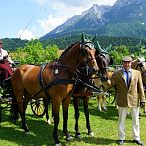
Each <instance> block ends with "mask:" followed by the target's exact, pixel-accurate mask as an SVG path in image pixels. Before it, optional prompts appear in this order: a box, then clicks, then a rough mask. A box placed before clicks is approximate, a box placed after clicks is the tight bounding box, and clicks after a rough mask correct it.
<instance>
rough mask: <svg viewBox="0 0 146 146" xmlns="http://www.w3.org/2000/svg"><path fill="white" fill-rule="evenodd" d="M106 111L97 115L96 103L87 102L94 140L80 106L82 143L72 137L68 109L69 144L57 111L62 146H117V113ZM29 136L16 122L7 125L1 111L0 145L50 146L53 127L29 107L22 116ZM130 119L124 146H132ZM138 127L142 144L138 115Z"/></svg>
mask: <svg viewBox="0 0 146 146" xmlns="http://www.w3.org/2000/svg"><path fill="white" fill-rule="evenodd" d="M107 108H108V111H107V112H98V111H97V105H96V100H93V99H92V100H90V104H89V109H90V122H91V127H92V130H93V131H94V137H91V136H89V135H87V129H86V123H85V116H84V113H83V108H82V106H80V119H79V127H80V132H81V134H82V140H81V141H79V140H78V139H76V138H75V137H74V134H75V132H74V123H75V120H74V109H73V106H72V104H71V105H70V107H69V119H68V130H69V132H70V133H71V135H72V136H73V137H74V139H73V141H72V142H67V141H66V140H65V137H64V135H63V133H62V108H61V111H60V123H59V136H60V141H61V143H62V145H63V146H97V145H98V146H104V145H109V146H117V145H118V144H117V140H118V135H117V133H118V112H117V109H116V108H115V107H114V106H113V105H108V106H107ZM26 115H27V116H26V118H27V123H28V127H29V129H30V134H29V135H25V134H24V133H23V130H22V129H21V128H20V126H21V122H20V120H19V121H18V122H17V125H14V124H12V123H10V122H9V113H8V111H7V110H6V109H5V110H3V113H2V122H1V123H0V146H52V145H54V141H53V138H52V131H53V125H48V124H47V123H46V122H45V117H43V118H37V117H35V116H34V115H33V113H32V111H31V109H30V106H28V109H27V113H26ZM131 122H132V121H131V118H130V117H128V118H127V120H126V143H125V144H124V146H125V145H126V146H134V145H135V144H134V143H132V130H131ZM140 124H141V140H142V141H143V142H144V143H145V144H146V115H145V114H142V117H141V119H140Z"/></svg>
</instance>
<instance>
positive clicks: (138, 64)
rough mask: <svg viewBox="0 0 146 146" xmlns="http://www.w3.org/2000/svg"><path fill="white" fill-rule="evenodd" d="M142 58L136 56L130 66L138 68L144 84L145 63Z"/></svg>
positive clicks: (145, 77)
mask: <svg viewBox="0 0 146 146" xmlns="http://www.w3.org/2000/svg"><path fill="white" fill-rule="evenodd" d="M144 61H145V60H144V58H143V57H142V58H137V59H136V60H134V61H132V65H131V67H132V68H133V69H136V70H139V71H140V72H141V76H142V81H143V84H144V85H146V63H145V62H144Z"/></svg>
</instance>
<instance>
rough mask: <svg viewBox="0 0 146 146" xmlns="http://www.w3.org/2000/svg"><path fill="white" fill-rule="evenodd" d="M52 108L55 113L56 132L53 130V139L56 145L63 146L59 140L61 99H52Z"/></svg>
mask: <svg viewBox="0 0 146 146" xmlns="http://www.w3.org/2000/svg"><path fill="white" fill-rule="evenodd" d="M52 108H53V113H54V130H53V138H54V141H55V145H56V146H59V145H61V143H60V141H59V138H58V124H59V112H60V97H55V98H53V99H52Z"/></svg>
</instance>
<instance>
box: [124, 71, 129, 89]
mask: <svg viewBox="0 0 146 146" xmlns="http://www.w3.org/2000/svg"><path fill="white" fill-rule="evenodd" d="M125 72H126V85H127V87H128V88H129V85H130V76H129V72H128V71H125Z"/></svg>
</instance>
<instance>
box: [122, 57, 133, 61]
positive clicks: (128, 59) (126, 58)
mask: <svg viewBox="0 0 146 146" xmlns="http://www.w3.org/2000/svg"><path fill="white" fill-rule="evenodd" d="M122 61H128V62H131V61H132V58H131V57H130V56H125V57H123V59H122Z"/></svg>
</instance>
